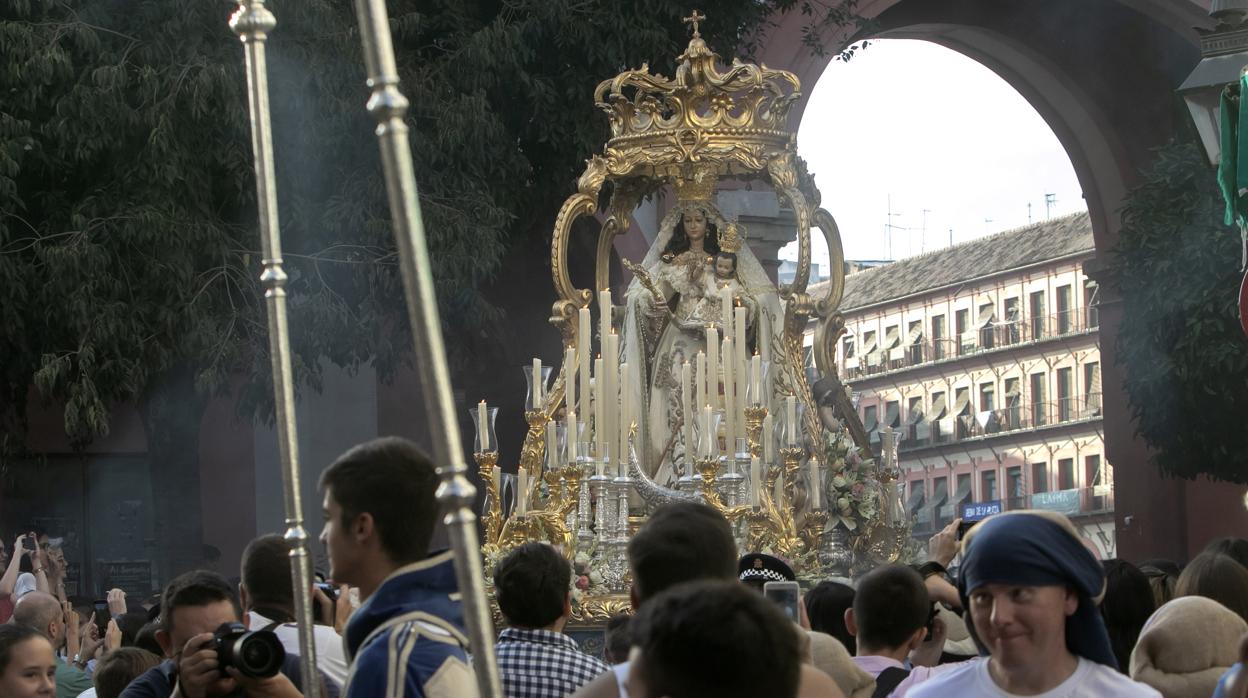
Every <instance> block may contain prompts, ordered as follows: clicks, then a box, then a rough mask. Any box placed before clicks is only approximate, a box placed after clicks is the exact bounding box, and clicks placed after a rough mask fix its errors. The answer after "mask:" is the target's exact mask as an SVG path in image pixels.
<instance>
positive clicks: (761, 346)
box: [758, 312, 771, 363]
mask: <svg viewBox="0 0 1248 698" xmlns="http://www.w3.org/2000/svg"><path fill="white" fill-rule="evenodd" d="M758 351H759V353H760V354H761V355H762V357H763V361H766V362H768V363H771V322H770V321H769V318H768V317H767V314H766V313H763V312H759V314H758Z"/></svg>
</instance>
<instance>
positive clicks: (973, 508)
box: [958, 500, 1001, 540]
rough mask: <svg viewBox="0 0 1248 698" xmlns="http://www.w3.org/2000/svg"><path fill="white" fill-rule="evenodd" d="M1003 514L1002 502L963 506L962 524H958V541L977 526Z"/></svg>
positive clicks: (995, 501)
mask: <svg viewBox="0 0 1248 698" xmlns="http://www.w3.org/2000/svg"><path fill="white" fill-rule="evenodd" d="M1000 513H1001V502H1000V501H999V500H994V501H991V502H981V503H977V504H963V505H962V523H960V524H958V540H962V539H963V538H964V537H966V532H967V531H969V530H971V527H972V526H974V525H975V524H977V523H979V522H980V521H983V520H984V519H986V518H988V517H989V516H992V515H993V514H1000Z"/></svg>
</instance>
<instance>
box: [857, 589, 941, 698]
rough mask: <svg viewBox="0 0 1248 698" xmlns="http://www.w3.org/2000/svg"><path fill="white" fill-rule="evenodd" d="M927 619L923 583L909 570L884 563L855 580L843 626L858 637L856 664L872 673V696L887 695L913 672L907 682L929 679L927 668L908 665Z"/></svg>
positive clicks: (929, 610) (928, 609)
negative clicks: (854, 589) (856, 585)
mask: <svg viewBox="0 0 1248 698" xmlns="http://www.w3.org/2000/svg"><path fill="white" fill-rule="evenodd" d="M931 618H932V603H931V599H930V598H929V597H928V595H927V587H925V586H924V585H923V578H922V577H921V576H919V573H918V572H916V571H914V570H913V569H912V568H910V567H908V566H906V565H885V566H883V567H877V568H876V569H874V570H872V571H871V572H869V573H867V574H866V575H865V576H863V577H862V579H860V580H858V589H857V590H856V591H855V593H854V604H853V606H851V607H850V608H848V609H846V610H845V627H846V629H848V630H849V632H850V634H852V635H854V637H855V638H856V641H857V652H856V654H855V656H854V663H855V664H857V665H858V666H859V667H860V668H862V670H863V671H865V672H867V673H868V674H870V675H871V676H873V677H875V682H876V683H875V685H876V689H875V694H874V695H875V696H879V697H880V698H883V696H887V695H889V694H890V693H892V692H893V690H894V689H896V688H898V687H899V686H900V685H901V683H902V682H903V681H907V679H908V678H909V677H911V674H912V673H913V672H915V671H917V672H919V673H917V674H915V675H914V676H913V678H910V679H909V681H907V686H909V685H911V684H913V683H915V682H917V681H919V680H922V679H926V678H927V677H928V673H929V671H930V670H929V669H928V668H926V667H915V668H914V669H913V670H912V669H911V668H909V667H908V664H907V663H908V662H909V660H910V653H911V652H912V651H914V650H916V649H918V648H919V646H920V645H922V644H923V640H924V638H925V637H926V635H927V623H928V620H929V619H931ZM941 643H943V634H942V635H941Z"/></svg>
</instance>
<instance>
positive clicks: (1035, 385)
mask: <svg viewBox="0 0 1248 698" xmlns="http://www.w3.org/2000/svg"><path fill="white" fill-rule="evenodd" d="M1046 379H1047V377H1046V376H1045V375H1044V373H1033V374H1031V424H1032V426H1037V427H1042V426H1044V425H1045V424H1048V423H1049V422H1048V420H1047V419H1046V417H1047V416H1048V415H1047V414H1046V410H1045V404H1044V403H1045V399H1044V398H1045V395H1044V383H1045V380H1046Z"/></svg>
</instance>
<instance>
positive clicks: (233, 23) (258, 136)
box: [230, 0, 502, 698]
mask: <svg viewBox="0 0 1248 698" xmlns="http://www.w3.org/2000/svg"><path fill="white" fill-rule="evenodd" d="M355 7H356V15H357V17H358V19H359V24H360V37H361V40H362V43H363V45H364V61H365V64H366V65H367V68H368V86H369V87H370V88H371V90H372V94H371V96H370V98H369V100H368V112H369V114H371V115H372V116H373V118H374V119H375V120H376V121H377V128H376V134H377V139H378V141H379V142H380V146H381V156H382V166H383V168H384V170H385V179H386V193H387V196H388V198H389V201H390V216H391V218H392V219H393V224H394V234H395V241H396V243H397V247H398V251H399V268H400V270H401V273H402V277H403V292H404V297H405V300H406V303H407V312H408V319H409V321H410V323H411V327H412V334H413V335H414V340H415V350H416V356H419V357H421V360H420V361H418V362H417V364H418V365H419V367H420V379H421V390H422V391H423V393H424V394H423V398H424V402H425V405H427V406H428V411H429V433H430V437H431V438H432V440H433V451H434V453H433V456H434V462H435V463H438V464H439V466H438V475H439V477H440V478H441V480H442V483H441V485H440V486H439V488H438V491H437V500H438V502H439V503H440V504H441V506H442V508H443V510H444V511H445V517H444V519H443V521H444V523H446V525H447V530H448V532H449V534H450V538H451V547H452V548H453V550H454V556H455V576H456V579H457V580H458V583H459V589H460V592H461V594H462V599H463V609H464V618H465V620H466V622H467V625H468V639H469V642H470V643H471V644H470V647H469V651H471V652H472V654H473V662H472V664H473V671H474V672H475V673H476V677H477V683H478V686H479V691H480V695H482V696H485V697H486V698H494V697H495V696H501V695H502V691H501V690H500V684H499V680H498V668H497V665H496V662H495V660H494V637H493V628H492V626H491V624H490V618H489V607H488V601H487V598H486V594H485V588H484V585H483V573H482V565H481V554H480V547H479V544H478V541H477V517H476V515H475V514H474V513H473V511H472V502H473V499H474V498H475V497H476V493H477V492H476V488H474V487H473V486H472V484H471V483H470V482H469V481H468V478H467V477H465V475H466V474H467V472H468V469H467V468H466V467H465V465H464V459H463V454H462V450H463V449H462V447H461V444H460V440H459V428H458V424H457V422H456V419H455V415H454V406H453V404H454V403H453V398H452V394H451V381H450V374H449V372H448V371H447V366H446V352H445V349H444V347H443V343H442V327H441V325H440V324H439V321H438V307H437V298H436V297H435V295H434V290H433V275H432V268H431V266H430V259H429V249H428V246H427V245H426V243H425V231H424V224H423V223H422V222H421V217H420V204H419V202H418V201H417V197H416V179H415V176H414V174H413V170H412V155H411V148H410V146H409V144H408V137H407V134H408V127H407V124H406V123H405V122H404V116H405V115H406V113H407V108H408V101H407V98H406V97H404V96H403V94H402V93H401V92H400V91H399V88H398V84H399V75H398V69H397V67H396V65H395V60H394V48H393V46H392V44H391V37H390V25H389V22H388V18H387V14H386V5H385V0H356V3H355ZM275 26H276V20H275V18H274V17H273V13H272V12H270V11H269V10H268V8H266V7H265V5H264V0H239V3H238V9H237V11H236V12H235V13H234V14H233V15H232V16H231V17H230V28H231V29H232V30H233V31H234V33H236V34H238V36H239V38H240V39H241V40H242V42H243V45H244V48H245V56H246V63H247V87H248V91H247V96H248V108H249V110H250V114H251V135H252V151H253V156H254V158H255V170H256V193H257V201H258V204H259V209H260V233H261V237H262V240H263V248H264V260H263V266H264V272H263V274H262V275H261V277H260V278H261V281H262V283H263V285H264V288H265V298H266V302H267V307H268V316H269V346H270V354H271V357H272V370H273V389H274V393H275V398H276V400H275V402H276V419H277V430H278V446H279V449H280V452H281V464H282V484H283V491H284V495H285V497H284V498H285V507H286V533H285V537H286V540H287V541H289V542H290V543H291V553H290V564H291V570H292V572H293V574H292V575H291V576H292V578H293V579H294V587H295V588H294V593H295V600H296V603H295V605H296V617H297V618H298V620H299V648H300V657H301V659H302V661H301V662H300V665H301V668H302V676H301V678H302V682H303V694H304V695H305V696H307V697H308V698H319V695H320V681H319V678H318V675H317V672H316V645H315V643H314V639H313V634H312V628H313V625H312V623H313V619H312V603H311V597H310V591H311V588H312V574H311V566H310V558H309V555H308V545H307V543H308V536H307V531H306V530H305V529H304V526H303V505H302V502H301V501H300V496H299V491H300V490H299V455H298V446H297V444H298V441H297V438H296V431H295V418H294V383H293V379H292V374H291V367H290V341H289V336H288V332H287V325H286V292H285V289H284V285H285V282H286V273H285V271H283V269H282V248H281V239H280V237H279V228H278V222H277V194H276V179H275V176H274V169H273V143H272V132H271V128H270V119H269V89H268V70H267V66H266V62H265V40H266V39H267V36H268V33H269V32H270V31H272V30H273V28H274V27H275Z"/></svg>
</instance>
